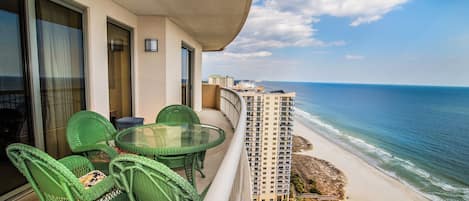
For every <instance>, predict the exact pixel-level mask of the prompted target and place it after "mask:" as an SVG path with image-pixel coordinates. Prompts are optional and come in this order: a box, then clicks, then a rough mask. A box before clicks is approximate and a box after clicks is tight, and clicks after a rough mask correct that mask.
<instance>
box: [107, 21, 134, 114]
mask: <svg viewBox="0 0 469 201" xmlns="http://www.w3.org/2000/svg"><path fill="white" fill-rule="evenodd" d="M107 40H108V48H107V52H108V65H109V66H108V76H109V108H110V119H111V121H112V122H114V120H115V119H117V118H121V117H126V116H132V84H131V80H132V79H131V66H130V31H128V30H126V29H123V28H121V27H119V26H117V25H115V24H112V23H109V22H108V23H107Z"/></svg>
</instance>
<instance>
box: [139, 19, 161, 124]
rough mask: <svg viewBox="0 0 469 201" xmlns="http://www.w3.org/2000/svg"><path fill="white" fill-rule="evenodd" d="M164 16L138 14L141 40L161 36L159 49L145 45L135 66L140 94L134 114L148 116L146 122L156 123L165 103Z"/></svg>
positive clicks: (159, 37)
mask: <svg viewBox="0 0 469 201" xmlns="http://www.w3.org/2000/svg"><path fill="white" fill-rule="evenodd" d="M165 21H166V20H165V17H159V16H139V17H138V26H139V27H140V28H139V32H138V39H137V40H138V41H139V42H140V43H142V44H143V43H144V40H145V38H156V39H158V52H145V49H144V47H143V45H142V48H140V49H139V50H137V52H138V54H139V58H138V59H139V66H138V67H137V68H136V69H137V73H136V83H137V86H136V87H137V93H136V94H137V96H138V97H139V98H138V99H139V100H138V102H137V105H136V108H137V109H136V113H135V115H137V116H141V117H144V118H145V122H147V123H149V122H154V121H155V119H156V115H157V113H158V111H160V110H161V108H163V107H164V106H165V105H166V94H167V93H166V92H167V90H166V78H167V77H166V76H165V75H166V66H167V65H166V53H167V51H166V49H167V48H166V47H167V45H166V42H165V41H166V40H165V38H166V37H165Z"/></svg>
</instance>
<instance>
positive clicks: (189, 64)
mask: <svg viewBox="0 0 469 201" xmlns="http://www.w3.org/2000/svg"><path fill="white" fill-rule="evenodd" d="M193 59H194V50H193V49H192V48H189V47H187V46H185V45H183V46H182V49H181V90H182V91H181V95H182V97H181V104H183V105H187V106H189V107H192V73H193V65H194V61H193Z"/></svg>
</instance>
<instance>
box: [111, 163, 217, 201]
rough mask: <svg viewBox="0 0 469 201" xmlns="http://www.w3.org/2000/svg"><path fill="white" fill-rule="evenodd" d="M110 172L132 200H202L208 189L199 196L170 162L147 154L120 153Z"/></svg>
mask: <svg viewBox="0 0 469 201" xmlns="http://www.w3.org/2000/svg"><path fill="white" fill-rule="evenodd" d="M109 172H110V173H111V175H112V176H113V177H114V178H115V180H116V184H117V186H118V187H119V188H120V189H122V190H124V191H125V192H127V195H128V196H129V199H130V200H131V201H150V200H158V201H176V200H177V201H189V200H191V201H202V200H203V197H204V196H205V193H206V192H207V189H208V188H207V189H206V190H205V191H204V192H203V193H202V195H199V194H198V193H197V191H196V190H195V188H194V187H193V186H192V185H191V184H189V182H187V181H186V180H185V179H184V178H182V177H181V176H179V175H178V174H177V173H175V172H174V171H172V170H171V169H169V168H168V167H167V166H166V165H163V164H161V163H159V162H157V161H154V160H151V159H149V158H146V157H143V156H137V155H130V154H126V155H120V156H118V157H116V158H114V159H113V160H112V161H111V164H110V165H109Z"/></svg>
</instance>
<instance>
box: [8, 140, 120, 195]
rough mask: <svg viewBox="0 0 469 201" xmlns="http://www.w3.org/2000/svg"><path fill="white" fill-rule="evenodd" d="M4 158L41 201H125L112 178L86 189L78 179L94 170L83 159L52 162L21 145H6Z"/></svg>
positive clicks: (109, 177) (70, 157)
mask: <svg viewBox="0 0 469 201" xmlns="http://www.w3.org/2000/svg"><path fill="white" fill-rule="evenodd" d="M7 154H8V157H9V158H10V160H11V162H12V163H13V165H15V166H16V168H18V170H19V171H20V172H21V173H22V174H23V175H24V176H25V177H26V179H27V180H28V182H29V183H30V184H31V186H32V188H33V190H34V191H35V192H36V194H37V196H38V197H39V199H40V200H41V201H46V200H47V201H55V200H57V201H65V200H70V201H75V200H76V201H78V200H79V201H91V200H100V201H101V200H102V201H104V200H128V198H127V195H126V194H125V193H122V192H121V190H119V189H118V188H116V187H115V185H114V179H113V178H112V176H107V177H105V178H104V179H103V180H101V181H100V182H99V183H97V184H96V185H94V186H92V187H89V188H85V186H84V185H83V184H82V183H80V181H79V179H78V178H79V177H80V176H83V175H85V174H87V173H88V172H90V171H92V170H93V169H94V168H93V165H92V164H91V162H90V161H89V160H88V159H86V158H85V157H82V156H68V157H65V158H63V159H60V160H55V159H54V158H52V157H51V156H49V155H47V154H46V153H45V152H43V151H41V150H39V149H37V148H35V147H32V146H29V145H25V144H20V143H15V144H11V145H9V146H8V147H7Z"/></svg>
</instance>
